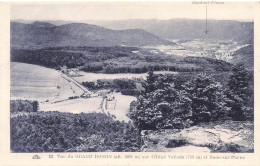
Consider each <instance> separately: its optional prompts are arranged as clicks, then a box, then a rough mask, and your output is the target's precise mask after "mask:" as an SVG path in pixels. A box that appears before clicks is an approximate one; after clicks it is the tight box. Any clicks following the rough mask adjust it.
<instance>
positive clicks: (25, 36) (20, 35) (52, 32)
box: [11, 21, 174, 47]
mask: <svg viewBox="0 0 260 166" xmlns="http://www.w3.org/2000/svg"><path fill="white" fill-rule="evenodd" d="M171 44H174V43H173V42H170V41H168V40H165V39H162V38H160V37H158V36H155V35H153V34H151V33H148V32H146V31H145V30H143V29H130V30H110V29H106V28H103V27H100V26H97V25H91V24H85V23H70V24H65V25H60V26H56V25H54V24H51V23H47V22H40V21H37V22H33V23H31V24H24V23H18V22H11V46H14V47H55V46H121V45H126V46H146V45H171Z"/></svg>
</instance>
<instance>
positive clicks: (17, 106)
mask: <svg viewBox="0 0 260 166" xmlns="http://www.w3.org/2000/svg"><path fill="white" fill-rule="evenodd" d="M38 109H39V103H38V101H29V100H11V101H10V112H11V113H17V112H37V111H38Z"/></svg>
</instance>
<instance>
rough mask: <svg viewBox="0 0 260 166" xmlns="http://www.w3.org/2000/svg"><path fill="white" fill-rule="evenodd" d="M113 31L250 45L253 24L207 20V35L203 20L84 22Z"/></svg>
mask: <svg viewBox="0 0 260 166" xmlns="http://www.w3.org/2000/svg"><path fill="white" fill-rule="evenodd" d="M86 22H87V23H91V24H95V25H99V26H103V27H105V28H110V29H114V30H123V29H136V28H140V29H144V30H146V31H148V32H150V33H152V34H154V35H157V36H159V37H161V38H165V39H184V40H186V39H187V40H189V39H225V40H230V39H233V40H235V41H238V42H241V43H252V42H253V35H254V23H253V22H240V21H232V20H208V23H207V25H208V28H207V30H208V33H207V34H206V33H205V30H206V29H205V28H206V26H205V20H190V19H171V20H155V19H152V20H142V19H140V20H139V19H137V20H115V21H93V20H90V21H86Z"/></svg>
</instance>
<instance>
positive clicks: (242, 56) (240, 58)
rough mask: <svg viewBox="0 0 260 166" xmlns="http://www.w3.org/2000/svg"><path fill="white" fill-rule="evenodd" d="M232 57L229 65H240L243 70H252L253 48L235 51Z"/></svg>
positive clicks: (248, 47)
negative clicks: (243, 67)
mask: <svg viewBox="0 0 260 166" xmlns="http://www.w3.org/2000/svg"><path fill="white" fill-rule="evenodd" d="M232 57H233V58H232V60H231V63H233V64H238V63H242V64H243V65H244V66H245V68H247V69H249V70H254V47H253V46H252V45H248V46H246V47H243V48H241V49H239V50H237V51H236V52H234V54H233V55H232Z"/></svg>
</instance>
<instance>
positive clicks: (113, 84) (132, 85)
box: [82, 78, 143, 96]
mask: <svg viewBox="0 0 260 166" xmlns="http://www.w3.org/2000/svg"><path fill="white" fill-rule="evenodd" d="M142 83H143V81H142V80H138V79H127V78H122V79H113V80H105V79H104V80H97V81H95V82H88V81H86V82H82V85H84V86H85V87H87V88H88V89H90V90H91V91H96V90H101V89H110V90H111V91H116V92H121V93H122V94H123V95H131V96H139V95H140V94H141V90H142V89H141V88H139V87H141V86H142ZM138 84H139V87H138Z"/></svg>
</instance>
